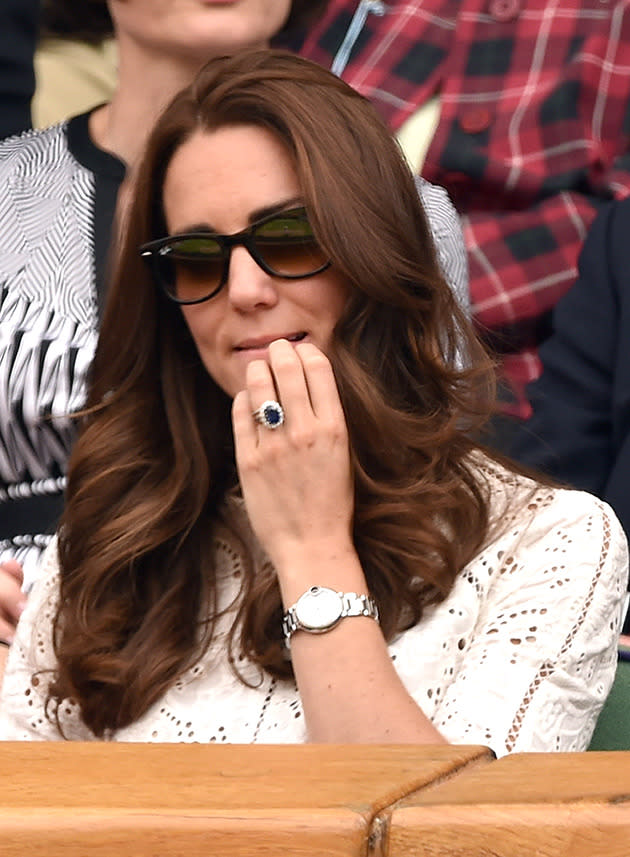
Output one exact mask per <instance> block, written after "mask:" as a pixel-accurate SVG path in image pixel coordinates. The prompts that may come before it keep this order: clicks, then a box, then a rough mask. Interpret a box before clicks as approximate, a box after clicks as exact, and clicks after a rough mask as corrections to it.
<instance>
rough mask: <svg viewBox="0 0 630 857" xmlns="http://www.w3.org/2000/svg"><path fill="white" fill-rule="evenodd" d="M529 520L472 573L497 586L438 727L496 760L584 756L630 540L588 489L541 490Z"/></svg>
mask: <svg viewBox="0 0 630 857" xmlns="http://www.w3.org/2000/svg"><path fill="white" fill-rule="evenodd" d="M525 512H526V515H527V516H528V517H529V520H528V521H527V520H526V521H525V524H524V526H521V525H520V524H521V523H522V519H521V521H515V522H513V525H512V524H510V525H509V526H511V527H513V529H512V532H510V533H508V534H507V536H506V537H505V538H503V539H499V540H498V541H497V542H496V543H495V545H494V547H493V548H490V549H489V550H488V551H487V552H486V554H485V556H484V559H483V561H482V562H481V563H480V564H475V565H474V568H473V569H472V571H471V573H472V574H473V576H474V575H477V580H473V581H472V582H473V584H474V585H476V586H483V578H484V576H485V577H486V578H487V577H488V576H489V577H491V578H492V580H491V583H490V585H489V586H488V589H487V596H486V598H485V600H484V601H483V603H482V605H481V609H480V612H479V616H478V620H477V623H476V627H475V628H474V631H473V633H472V635H471V637H470V638H469V639H468V640H467V641H466V646H467V651H466V652H465V655H464V658H463V661H462V667H461V669H460V670H459V672H458V674H457V675H456V677H455V680H454V681H453V682H452V683H451V684H450V685H449V687H448V688H447V689H446V692H445V694H444V697H443V699H442V701H441V703H440V706H439V707H438V709H437V710H436V713H435V716H434V718H433V723H434V725H435V726H436V727H437V728H438V729H440V730H441V731H442V732H443V734H444V735H445V737H446V738H447V739H449V740H456V741H457V742H458V743H471V744H477V743H479V744H484V745H486V746H489V747H491V748H492V749H493V750H494V752H495V753H496V754H497V756H501V755H504V754H506V753H510V752H515V751H521V752H525V751H527V752H530V751H541V752H551V751H582V750H585V749H586V748H587V746H588V743H589V741H590V738H591V735H592V733H593V730H594V728H595V723H596V720H597V717H598V715H599V712H600V711H601V708H602V705H603V703H604V701H605V699H606V696H607V695H608V693H609V691H610V688H611V686H612V683H613V680H614V676H615V670H616V663H617V651H616V650H617V642H618V637H619V629H620V626H621V617H622V609H623V605H624V599H625V592H626V584H627V576H628V548H627V543H626V539H625V536H624V533H623V530H622V528H621V526H620V524H619V522H618V520H617V518H616V517H615V514H614V512H613V511H612V509H611V508H610V507H609V506H608V505H607V504H606V503H603V502H602V501H600V500H597V499H595V498H594V497H591V496H590V495H589V494H586V493H584V492H578V491H565V490H559V489H553V488H549V489H541V490H540V491H539V492H538V493H537V494H536V495H535V497H534V498H533V499H532V500H531V502H530V503H529V504H528V507H527V509H526V510H525ZM505 548H507V549H505ZM486 583H487V581H486Z"/></svg>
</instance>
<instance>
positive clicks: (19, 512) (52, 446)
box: [0, 0, 467, 641]
mask: <svg viewBox="0 0 630 857" xmlns="http://www.w3.org/2000/svg"><path fill="white" fill-rule="evenodd" d="M324 5H325V0H318V2H314V0H239V2H233V0H232V2H225V3H220V4H217V3H208V2H207V0H110V2H108V3H105V2H104V0H90V2H89V3H86V4H83V5H82V6H81V7H80V9H77V4H76V3H74V2H70V0H46V2H45V4H44V7H43V11H44V19H43V21H44V24H45V25H46V28H47V32H49V33H50V32H57V33H60V34H64V35H71V33H72V32H75V33H77V34H79V35H81V37H83V38H89V37H90V35H91V34H92V33H93V35H94V37H95V38H96V37H99V38H102V37H103V36H104V35H106V34H107V32H108V28H112V29H113V33H114V36H115V42H116V47H117V51H118V56H119V78H118V85H117V88H116V91H115V92H114V95H113V97H112V99H111V101H110V102H109V103H108V104H105V105H102V106H100V107H99V108H97V109H95V110H93V111H90V112H89V113H86V114H83V115H80V116H77V117H74V118H72V119H70V120H69V122H68V123H62V124H61V125H56V126H54V127H52V128H50V129H48V130H46V131H41V132H37V133H35V134H29V135H28V136H25V137H23V138H20V139H17V140H12V141H10V142H8V143H6V144H5V145H4V146H2V145H0V185H1V186H2V187H3V188H5V193H4V195H3V197H2V201H0V218H1V222H2V229H0V236H1V238H0V282H1V283H2V287H3V290H2V292H0V367H1V368H0V640H5V641H10V640H11V638H12V635H13V625H14V624H15V621H16V619H17V616H18V615H19V612H20V610H21V609H23V606H24V601H23V594H22V592H21V588H20V584H21V582H22V571H21V568H20V565H19V564H18V562H17V561H19V563H20V564H23V566H24V574H25V577H26V580H25V587H24V588H25V589H27V590H28V588H29V587H30V585H31V584H32V581H33V579H34V577H35V575H36V572H37V564H38V561H39V557H40V552H41V550H42V548H43V547H44V546H45V545H46V544H47V543H48V541H49V540H50V536H49V535H43V534H47V533H51V532H52V531H53V529H54V524H55V523H56V521H57V520H58V516H59V514H60V512H61V509H62V496H63V488H64V485H65V471H66V464H67V458H68V455H69V451H70V448H71V445H72V442H73V440H74V426H73V424H72V422H71V421H70V420H69V419H68V416H67V415H68V414H69V413H71V412H73V411H74V410H76V409H77V408H78V407H80V406H81V405H82V404H83V401H84V395H85V377H86V373H87V370H88V368H89V366H90V362H91V359H92V355H93V351H94V347H95V340H96V330H97V325H98V319H99V315H100V313H101V310H102V305H103V302H104V298H105V280H106V278H105V270H106V267H107V259H108V254H109V246H110V238H111V234H112V223H113V220H114V216H115V213H116V210H117V209H118V215H120V211H121V208H122V207H123V201H124V199H125V197H126V194H127V184H126V181H125V177H126V175H127V168H128V167H130V166H132V165H133V164H134V163H135V161H136V159H137V157H138V154H139V153H140V151H141V150H142V147H143V145H144V143H145V140H146V137H147V135H148V133H149V130H150V128H151V127H152V125H153V122H154V120H155V118H156V117H157V115H158V114H159V112H160V110H161V109H162V108H163V107H164V106H165V105H166V104H167V103H168V101H169V100H170V99H171V98H172V97H173V96H174V95H175V93H176V92H177V91H178V90H179V89H180V88H181V87H182V86H184V85H186V84H188V83H189V82H190V80H192V78H193V76H194V74H195V73H196V71H197V70H198V69H199V67H200V66H201V65H202V63H203V62H205V61H206V60H207V59H208V58H210V57H211V56H216V55H223V54H226V53H234V52H238V51H239V50H242V49H245V48H247V47H256V46H261V45H265V44H267V43H268V41H269V39H270V38H271V36H272V35H274V34H276V33H278V32H279V31H280V32H283V31H286V30H287V29H292V28H294V27H297V26H302V25H304V24H305V23H306V22H307V21H309V20H311V18H312V17H313V16H316V15H317V13H318V11H320V10H321V8H322V7H323V6H324ZM108 9H109V11H108ZM109 13H111V19H110V14H109ZM421 192H422V194H423V199H424V201H425V204H426V205H427V211H428V213H429V217H430V220H431V222H432V227H433V226H434V228H435V230H436V231H438V232H439V230H440V229H442V232H441V233H440V234H439V235H438V238H440V237H441V240H439V241H438V242H437V243H438V251H439V252H440V254H441V259H442V261H443V263H444V264H445V267H446V268H447V270H448V271H449V272H450V273H451V275H452V277H453V279H455V280H457V282H461V285H462V286H463V291H465V293H466V295H467V278H466V273H467V270H466V262H465V258H466V257H465V251H464V247H463V239H462V238H461V230H460V227H459V225H458V223H457V218H456V215H455V212H454V209H453V207H452V205H450V203H449V202H448V198H447V197H446V194H444V192H442V191H441V190H440V189H437V188H433V187H432V186H431V185H429V184H428V183H423V184H422V187H421ZM445 226H446V228H447V229H448V230H449V231H448V232H446V233H444V231H443V229H444V227H445ZM461 290H462V289H461V288H460V291H461ZM2 562H4V563H5V564H4V566H3V565H2Z"/></svg>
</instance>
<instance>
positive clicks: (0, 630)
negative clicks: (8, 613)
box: [0, 617, 15, 645]
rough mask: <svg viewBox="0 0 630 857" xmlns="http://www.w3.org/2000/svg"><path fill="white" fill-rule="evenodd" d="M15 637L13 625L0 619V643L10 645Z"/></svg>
mask: <svg viewBox="0 0 630 857" xmlns="http://www.w3.org/2000/svg"><path fill="white" fill-rule="evenodd" d="M14 637H15V625H14V624H13V623H12V622H9V621H8V620H7V619H3V618H2V617H0V642H2V643H8V644H9V645H11V643H12V642H13V638H14Z"/></svg>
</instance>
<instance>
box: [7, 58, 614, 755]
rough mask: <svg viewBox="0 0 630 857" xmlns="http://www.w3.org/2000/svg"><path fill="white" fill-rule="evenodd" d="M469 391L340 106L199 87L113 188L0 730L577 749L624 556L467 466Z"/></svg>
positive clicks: (401, 187) (317, 84) (248, 75)
mask: <svg viewBox="0 0 630 857" xmlns="http://www.w3.org/2000/svg"><path fill="white" fill-rule="evenodd" d="M462 341H463V342H464V343H465V351H466V353H467V354H468V355H469V357H470V359H469V362H468V363H467V364H466V366H463V367H462V366H461V365H458V364H457V362H456V360H455V355H456V354H457V353H458V352H459V350H460V349H461V347H462ZM493 382H494V366H493V364H492V362H491V360H490V359H489V358H488V356H487V355H486V354H485V352H484V350H483V348H482V346H481V344H480V343H479V342H478V340H477V339H476V337H475V335H474V332H473V329H472V326H471V325H470V322H469V321H468V320H467V319H466V317H465V315H464V313H463V312H462V310H461V308H460V307H459V306H458V304H457V302H456V299H455V297H454V295H453V292H452V290H451V288H450V287H449V285H448V283H447V282H446V281H445V278H444V276H443V273H442V271H441V268H440V266H439V264H438V261H437V257H436V253H435V248H434V244H433V241H432V238H431V233H430V230H429V228H428V224H427V219H426V216H425V213H424V210H423V207H422V205H421V202H420V199H419V197H418V194H417V190H416V186H415V183H414V181H413V177H412V175H411V172H410V171H409V168H408V166H407V164H406V162H405V160H404V158H403V156H402V154H401V152H400V149H399V147H398V145H397V144H396V142H395V140H394V139H393V138H392V136H391V134H390V132H389V130H388V129H387V127H386V125H385V124H384V123H383V122H381V121H380V120H379V117H378V115H377V114H376V112H375V111H374V109H373V108H372V106H371V105H370V104H369V102H368V101H367V100H366V99H364V98H363V97H362V96H361V95H359V94H358V93H357V92H356V91H355V90H354V89H352V88H351V87H350V86H348V85H347V84H345V83H344V82H343V81H340V80H339V79H338V78H337V77H335V76H334V75H332V74H331V73H330V72H328V71H326V70H325V69H323V68H321V67H320V66H318V65H316V64H314V63H311V62H308V61H307V60H304V59H301V58H299V57H296V56H295V55H292V54H289V53H285V52H275V51H268V50H258V51H252V52H244V53H240V54H238V55H236V56H233V57H231V58H222V59H215V60H214V61H212V62H210V63H209V64H208V65H207V66H206V67H205V68H203V69H202V70H201V72H200V73H199V75H198V76H197V78H196V79H195V80H194V81H193V83H192V84H191V85H190V86H189V87H188V88H187V89H185V90H184V91H183V92H182V93H180V94H179V95H177V96H176V97H175V99H174V100H173V102H172V103H171V104H170V106H169V107H168V108H167V109H166V111H165V113H164V114H163V116H162V117H161V118H160V119H159V120H158V122H157V125H156V127H155V129H154V131H153V132H152V134H151V136H150V138H149V141H148V144H147V148H146V151H145V153H144V155H143V156H142V158H141V159H140V161H139V163H138V171H137V177H136V181H135V182H134V185H133V188H132V191H131V203H130V211H129V217H128V219H127V223H126V228H125V230H124V234H123V235H122V245H121V248H120V253H119V254H118V258H117V263H116V266H115V269H114V273H113V278H112V283H111V287H110V290H109V298H108V302H107V306H106V309H105V315H104V319H103V325H102V329H101V334H100V337H99V341H98V347H97V351H96V355H95V359H94V363H93V370H92V374H91V382H90V389H89V394H88V398H87V402H86V408H85V410H84V411H83V414H82V416H81V418H80V435H79V438H78V440H77V443H76V445H75V447H74V450H73V452H72V457H71V462H70V466H69V472H68V492H67V503H66V507H65V510H64V515H63V519H62V522H61V526H60V528H59V535H58V542H53V544H51V545H50V546H49V549H48V551H47V554H46V557H45V559H44V574H43V576H42V577H41V578H40V580H39V581H38V582H37V583H36V585H35V589H34V590H33V593H32V595H31V598H30V599H29V604H28V606H27V608H26V611H25V612H24V614H23V616H22V619H21V621H20V623H19V625H18V629H17V637H16V640H15V643H14V645H13V646H12V647H11V650H10V654H9V661H8V666H7V673H6V675H5V680H4V683H3V690H2V699H1V701H0V737H2V738H5V739H10V740H28V739H31V740H42V739H51V740H53V739H56V740H59V739H61V738H66V739H79V740H90V739H94V738H100V739H106V740H116V741H197V742H213V741H230V742H239V743H247V742H276V743H277V742H280V743H291V742H302V741H306V740H310V741H316V742H334V743H356V742H363V743H372V742H376V743H390V742H393V743H401V742H413V743H422V744H442V743H444V742H452V743H467V744H485V745H488V746H490V747H491V748H492V749H493V750H494V751H495V752H496V753H497V754H498V755H503V754H505V753H508V752H512V751H531V750H546V751H551V750H554V751H557V750H560V751H563V750H583V749H585V747H586V746H587V744H588V742H589V738H590V735H591V732H592V729H593V725H594V723H595V719H596V717H597V713H598V712H599V710H600V708H601V705H602V703H603V701H604V699H605V697H606V694H607V692H608V690H609V688H610V686H611V683H612V679H613V675H614V670H615V654H616V652H615V649H616V642H617V637H618V631H619V622H620V612H621V610H620V608H621V603H622V600H623V594H624V591H625V587H626V580H627V574H628V554H627V545H626V540H625V538H624V535H623V531H622V529H621V526H620V525H619V523H618V521H617V519H616V518H615V516H614V513H613V512H612V510H611V509H610V507H608V506H607V505H606V504H605V503H603V502H602V501H600V500H598V499H596V498H595V497H592V496H591V495H589V494H585V493H581V492H577V491H567V490H562V489H559V488H555V487H553V486H551V485H544V484H539V483H536V482H534V481H532V480H531V479H529V478H527V477H526V476H524V475H522V474H520V473H519V472H518V470H517V469H516V468H515V467H513V466H511V465H508V464H507V463H506V462H504V463H501V462H500V461H499V460H498V458H497V457H496V456H492V455H489V454H487V453H485V452H484V451H483V449H481V448H480V447H479V446H478V444H477V443H476V442H475V440H474V436H475V433H476V430H478V429H479V427H480V425H482V424H483V422H484V421H485V419H487V416H488V412H489V410H490V409H491V407H492V404H493V398H494V397H493V393H494V383H493Z"/></svg>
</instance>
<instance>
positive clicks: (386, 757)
mask: <svg viewBox="0 0 630 857" xmlns="http://www.w3.org/2000/svg"><path fill="white" fill-rule="evenodd" d="M0 769H1V770H2V788H1V789H0V857H5V855H6V857H9V855H10V857H16V855H23V857H132V855H133V857H175V855H177V857H202V855H203V857H215V855H216V857H236V855H238V857H254V855H255V857H314V855H317V857H350V855H352V857H534V855H535V857H600V855H602V857H628V855H630V753H621V752H618V753H580V754H557V755H556V754H522V755H514V756H510V757H507V758H504V759H500V760H499V761H496V760H494V757H493V756H492V754H491V753H490V751H489V750H487V749H485V748H483V747H453V746H442V745H441V746H434V747H419V746H404V747H403V746H361V745H352V746H332V745H321V746H316V745H307V746H290V745H285V746H259V747H251V746H247V747H244V746H237V745H221V746H216V745H211V746H202V745H197V744H193V745H190V744H173V745H164V744H160V745H155V744H153V745H152V744H143V745H138V744H136V745H133V744H131V745H130V744H115V743H111V744H103V743H94V744H76V743H75V744H71V743H68V744H65V743H52V744H38V743H33V744H27V743H25V744H18V743H4V744H3V743H0Z"/></svg>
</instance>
